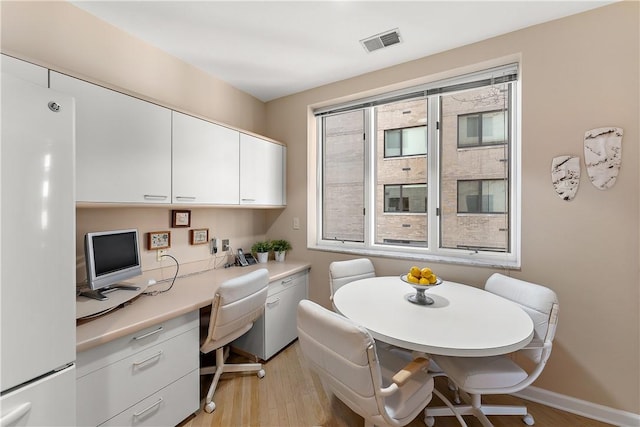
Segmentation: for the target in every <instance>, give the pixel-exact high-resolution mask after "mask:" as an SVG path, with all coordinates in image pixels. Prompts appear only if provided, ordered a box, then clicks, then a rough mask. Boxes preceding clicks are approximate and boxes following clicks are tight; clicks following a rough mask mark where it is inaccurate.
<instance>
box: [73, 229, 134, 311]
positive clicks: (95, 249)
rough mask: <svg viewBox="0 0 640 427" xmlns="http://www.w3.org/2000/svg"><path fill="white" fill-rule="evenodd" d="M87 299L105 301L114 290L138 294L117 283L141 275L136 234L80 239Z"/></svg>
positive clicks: (113, 233) (105, 233) (93, 234)
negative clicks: (108, 293)
mask: <svg viewBox="0 0 640 427" xmlns="http://www.w3.org/2000/svg"><path fill="white" fill-rule="evenodd" d="M84 255H85V261H86V266H87V284H88V285H89V288H90V289H91V290H90V291H86V292H82V293H81V295H84V296H86V297H89V298H94V299H97V300H105V299H107V296H106V295H105V293H106V292H108V291H110V290H115V289H127V290H139V289H140V288H139V287H137V286H132V285H124V284H121V283H119V282H121V281H123V280H126V279H130V278H132V277H135V276H139V275H141V274H142V268H141V263H140V248H139V245H138V230H135V229H129V230H113V231H96V232H91V233H87V234H86V235H85V238H84Z"/></svg>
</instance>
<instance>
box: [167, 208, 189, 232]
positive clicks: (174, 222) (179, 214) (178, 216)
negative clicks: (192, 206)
mask: <svg viewBox="0 0 640 427" xmlns="http://www.w3.org/2000/svg"><path fill="white" fill-rule="evenodd" d="M171 227H173V228H177V227H191V211H182V210H172V211H171Z"/></svg>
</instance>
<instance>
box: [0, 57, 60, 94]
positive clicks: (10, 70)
mask: <svg viewBox="0 0 640 427" xmlns="http://www.w3.org/2000/svg"><path fill="white" fill-rule="evenodd" d="M0 57H1V61H2V62H1V63H0V70H2V72H3V73H7V74H11V75H12V76H14V77H18V78H19V79H22V80H26V81H28V82H31V83H35V84H37V85H38V86H42V87H49V70H47V69H46V68H44V67H40V66H39V65H35V64H32V63H30V62H26V61H21V60H20V59H16V58H13V57H11V56H7V55H4V54H3V55H0Z"/></svg>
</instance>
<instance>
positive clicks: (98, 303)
mask: <svg viewBox="0 0 640 427" xmlns="http://www.w3.org/2000/svg"><path fill="white" fill-rule="evenodd" d="M118 285H119V286H113V285H112V286H111V287H110V288H109V289H106V290H105V289H99V290H98V291H99V292H96V291H94V292H95V294H98V293H104V292H105V291H106V293H109V292H111V291H117V290H119V289H124V291H123V292H114V293H113V294H111V295H109V297H108V298H105V299H103V300H100V299H96V298H93V295H95V294H94V292H91V291H86V292H78V293H77V294H76V319H82V318H91V317H95V316H96V315H99V314H100V313H105V312H108V311H110V310H112V309H114V308H116V307H118V306H120V305H123V304H128V303H129V301H131V300H132V299H134V298H135V297H137V296H138V295H140V294H142V293H143V292H144V291H145V290H146V289H147V287H146V286H145V285H138V284H136V285H134V284H126V283H121V284H118ZM87 293H89V294H91V295H90V296H86V294H87ZM96 296H97V295H96ZM102 296H104V295H102Z"/></svg>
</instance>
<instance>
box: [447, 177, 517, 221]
mask: <svg viewBox="0 0 640 427" xmlns="http://www.w3.org/2000/svg"><path fill="white" fill-rule="evenodd" d="M506 184H507V182H506V181H505V180H504V179H486V180H483V179H476V180H467V181H458V213H500V214H503V213H505V212H506V211H507V206H506V202H507V193H506V190H507V186H506Z"/></svg>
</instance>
